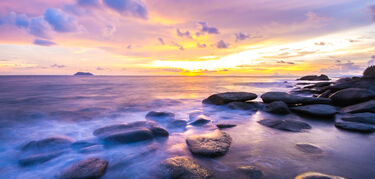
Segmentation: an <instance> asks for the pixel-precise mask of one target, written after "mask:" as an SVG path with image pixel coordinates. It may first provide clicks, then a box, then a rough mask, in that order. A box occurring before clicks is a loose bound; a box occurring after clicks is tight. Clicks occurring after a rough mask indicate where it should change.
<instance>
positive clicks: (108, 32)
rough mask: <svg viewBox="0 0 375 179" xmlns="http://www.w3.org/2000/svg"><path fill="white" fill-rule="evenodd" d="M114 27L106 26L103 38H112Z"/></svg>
mask: <svg viewBox="0 0 375 179" xmlns="http://www.w3.org/2000/svg"><path fill="white" fill-rule="evenodd" d="M116 30H117V29H116V27H115V26H114V25H106V26H105V27H104V29H103V36H105V37H109V36H112V35H113V33H115V32H116Z"/></svg>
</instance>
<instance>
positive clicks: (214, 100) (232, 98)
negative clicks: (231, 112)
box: [203, 92, 257, 105]
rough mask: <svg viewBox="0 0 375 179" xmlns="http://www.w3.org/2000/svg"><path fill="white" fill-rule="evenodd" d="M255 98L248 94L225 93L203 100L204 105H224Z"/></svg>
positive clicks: (254, 95) (255, 96)
mask: <svg viewBox="0 0 375 179" xmlns="http://www.w3.org/2000/svg"><path fill="white" fill-rule="evenodd" d="M255 98H257V95H256V94H254V93H248V92H226V93H218V94H213V95H211V96H209V97H208V98H206V99H204V100H203V103H204V104H214V105H224V104H228V103H230V102H245V101H249V100H253V99H255Z"/></svg>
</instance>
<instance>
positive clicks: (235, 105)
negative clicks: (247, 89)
mask: <svg viewBox="0 0 375 179" xmlns="http://www.w3.org/2000/svg"><path fill="white" fill-rule="evenodd" d="M227 106H228V108H230V109H233V110H251V111H257V110H258V108H259V107H260V106H259V105H258V104H257V103H246V102H230V103H228V105H227Z"/></svg>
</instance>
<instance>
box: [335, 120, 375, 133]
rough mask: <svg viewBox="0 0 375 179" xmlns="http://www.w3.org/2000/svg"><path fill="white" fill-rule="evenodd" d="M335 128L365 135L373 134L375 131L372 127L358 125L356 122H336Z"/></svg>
mask: <svg viewBox="0 0 375 179" xmlns="http://www.w3.org/2000/svg"><path fill="white" fill-rule="evenodd" d="M335 126H336V127H337V128H340V129H344V130H348V131H357V132H363V133H371V132H374V131H375V128H374V127H373V126H372V125H368V124H362V123H356V122H336V123H335Z"/></svg>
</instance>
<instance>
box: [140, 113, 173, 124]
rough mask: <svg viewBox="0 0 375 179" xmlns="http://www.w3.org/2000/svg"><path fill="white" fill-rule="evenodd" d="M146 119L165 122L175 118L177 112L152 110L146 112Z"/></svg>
mask: <svg viewBox="0 0 375 179" xmlns="http://www.w3.org/2000/svg"><path fill="white" fill-rule="evenodd" d="M146 119H147V120H151V121H155V122H158V123H165V122H170V121H173V120H175V114H174V113H171V112H160V111H150V112H148V113H147V114H146Z"/></svg>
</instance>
